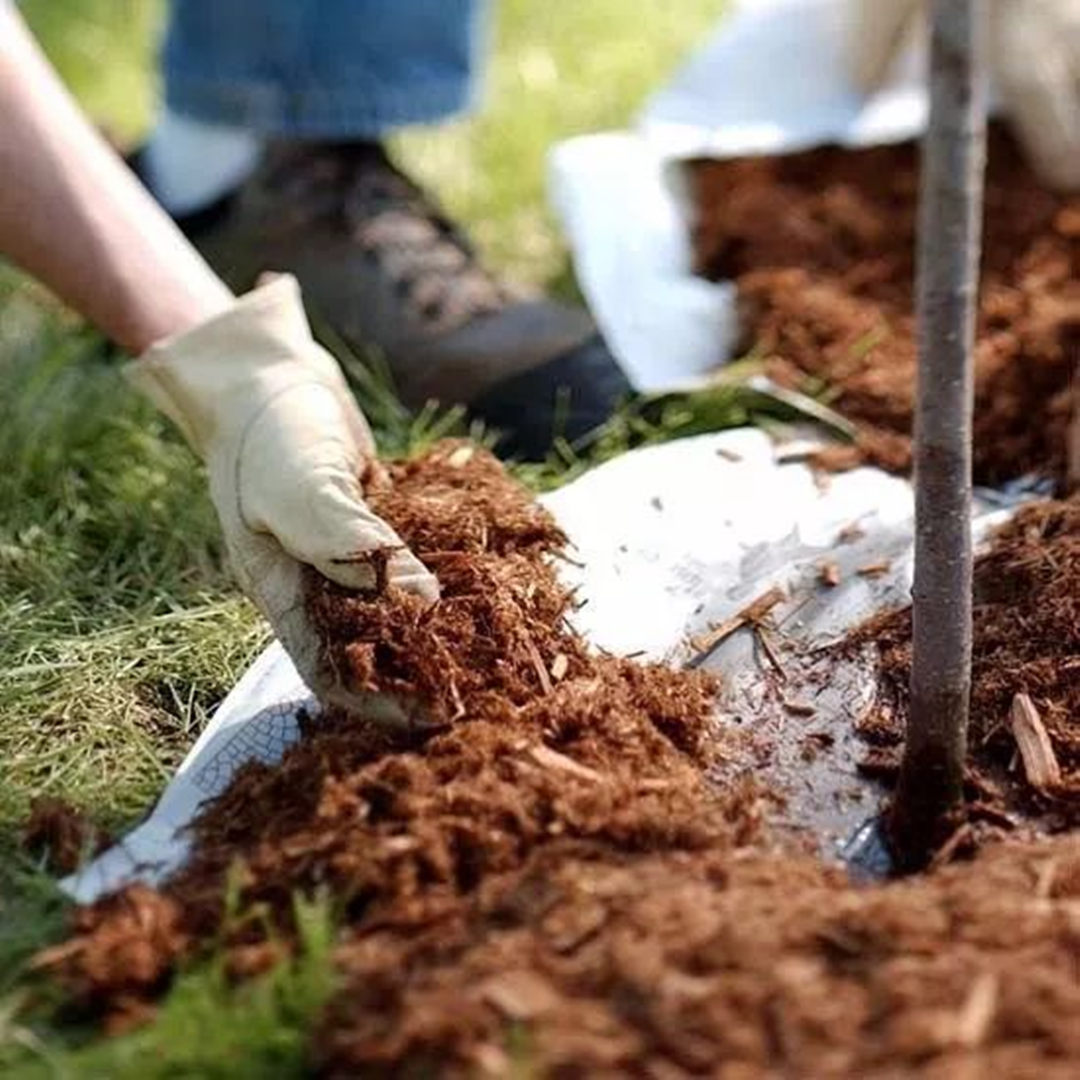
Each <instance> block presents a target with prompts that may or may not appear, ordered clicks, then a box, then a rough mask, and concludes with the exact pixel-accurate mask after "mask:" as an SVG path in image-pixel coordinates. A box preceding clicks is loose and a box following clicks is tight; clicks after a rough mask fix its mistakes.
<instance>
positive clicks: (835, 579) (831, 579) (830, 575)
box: [818, 562, 840, 589]
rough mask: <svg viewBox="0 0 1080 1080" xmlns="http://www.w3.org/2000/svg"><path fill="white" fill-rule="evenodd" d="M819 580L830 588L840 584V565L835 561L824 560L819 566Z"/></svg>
mask: <svg viewBox="0 0 1080 1080" xmlns="http://www.w3.org/2000/svg"><path fill="white" fill-rule="evenodd" d="M818 582H819V583H820V584H822V585H824V586H826V587H827V588H829V589H835V588H836V586H837V585H839V584H840V567H839V566H837V565H836V563H834V562H823V563H821V564H820V565H819V566H818Z"/></svg>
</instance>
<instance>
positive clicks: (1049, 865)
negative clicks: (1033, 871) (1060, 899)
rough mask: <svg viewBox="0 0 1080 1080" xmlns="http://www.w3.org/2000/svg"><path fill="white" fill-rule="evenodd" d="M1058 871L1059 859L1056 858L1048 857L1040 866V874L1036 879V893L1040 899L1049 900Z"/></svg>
mask: <svg viewBox="0 0 1080 1080" xmlns="http://www.w3.org/2000/svg"><path fill="white" fill-rule="evenodd" d="M1057 872H1058V860H1057V859H1056V858H1050V859H1047V860H1046V862H1044V863H1043V864H1042V866H1040V867H1039V876H1038V878H1037V879H1036V881H1035V895H1036V896H1037V897H1038V898H1039V899H1040V900H1049V899H1050V894H1051V893H1052V892H1053V891H1054V882H1055V880H1056V879H1057Z"/></svg>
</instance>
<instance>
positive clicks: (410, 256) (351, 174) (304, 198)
mask: <svg viewBox="0 0 1080 1080" xmlns="http://www.w3.org/2000/svg"><path fill="white" fill-rule="evenodd" d="M302 166H303V167H302V168H299V169H290V170H288V172H289V175H288V176H287V179H286V186H287V187H288V188H289V189H290V190H289V191H288V193H287V194H288V195H289V197H290V201H291V203H292V205H293V206H297V205H301V206H304V207H305V208H306V214H307V216H309V217H310V218H312V219H316V218H323V219H325V218H327V217H333V218H335V219H336V220H338V221H340V222H341V223H342V224H343V225H344V227H345V228H346V229H347V230H348V232H349V234H350V235H351V237H352V239H353V241H354V242H355V243H356V244H358V245H359V247H360V248H361V249H362V250H363V252H364V254H365V257H367V258H369V259H372V260H374V261H375V262H377V263H378V264H379V267H380V269H381V270H382V272H383V273H384V274H386V276H387V277H388V278H389V279H390V280H391V282H392V283H393V288H394V290H395V292H396V293H397V294H398V296H399V297H400V298H401V299H402V301H403V302H404V303H406V304H407V305H409V306H410V307H411V308H412V309H413V311H414V313H415V314H416V315H418V316H419V319H420V321H421V322H422V323H423V324H424V325H425V326H426V327H427V328H428V330H429V332H431V333H432V334H439V333H445V332H447V331H450V330H453V329H455V328H457V327H459V326H461V325H463V324H464V323H466V322H468V321H470V320H471V319H473V318H475V317H477V316H479V315H484V314H490V313H493V312H495V311H498V310H499V309H501V308H502V307H504V306H505V304H506V303H507V301H508V300H509V299H510V296H509V293H508V291H507V290H506V289H505V288H504V287H503V286H501V285H500V284H499V283H498V282H497V281H495V280H494V279H493V278H492V277H491V276H490V275H489V274H488V273H487V272H486V271H485V270H484V269H483V267H482V266H481V265H480V263H479V261H478V260H477V258H476V255H475V253H474V252H473V250H472V248H471V246H470V245H469V243H468V241H467V240H466V239H465V237H464V236H463V235H462V234H461V233H460V232H459V231H458V230H457V229H456V228H455V227H454V225H453V224H452V223H451V222H450V221H449V220H448V219H447V218H446V217H445V216H444V215H443V213H442V212H441V211H440V210H439V209H438V207H437V206H436V205H435V204H434V203H433V201H432V200H431V199H430V198H429V197H428V196H427V195H426V194H425V193H424V192H423V191H422V190H421V189H420V188H419V187H418V186H417V185H416V184H414V183H413V182H412V181H411V180H410V179H409V178H408V177H407V176H405V175H404V174H403V173H402V172H401V171H400V170H399V169H397V168H396V167H395V166H394V164H393V163H392V162H391V161H390V159H389V158H388V157H387V156H386V154H385V152H384V151H383V150H382V148H381V147H380V146H379V145H378V144H374V143H358V144H344V145H340V146H330V147H325V148H320V149H319V151H318V152H311V151H309V152H308V153H306V154H305V155H304V159H303V162H302Z"/></svg>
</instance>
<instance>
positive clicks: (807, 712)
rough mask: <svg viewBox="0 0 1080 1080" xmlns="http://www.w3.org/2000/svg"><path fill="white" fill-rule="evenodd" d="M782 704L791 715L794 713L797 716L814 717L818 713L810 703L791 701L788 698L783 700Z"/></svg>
mask: <svg viewBox="0 0 1080 1080" xmlns="http://www.w3.org/2000/svg"><path fill="white" fill-rule="evenodd" d="M781 704H782V705H783V706H784V708H785V709H786V710H787V711H788V712H789V713H794V714H795V715H796V716H813V715H814V713H816V712H817V709H816V708H814V706H813V705H811V704H810V702H809V701H790V700H789V699H787V698H781Z"/></svg>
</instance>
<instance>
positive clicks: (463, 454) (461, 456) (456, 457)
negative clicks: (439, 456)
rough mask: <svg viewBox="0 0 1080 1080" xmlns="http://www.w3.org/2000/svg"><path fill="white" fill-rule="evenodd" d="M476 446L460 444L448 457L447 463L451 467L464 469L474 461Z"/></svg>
mask: <svg viewBox="0 0 1080 1080" xmlns="http://www.w3.org/2000/svg"><path fill="white" fill-rule="evenodd" d="M474 453H476V448H475V447H473V446H459V447H458V448H457V449H456V450H455V451H454V452H453V453H452V454H451V455H450V456H449V457H448V458H447V459H446V464H447V465H449V466H450V468H451V469H463V468H464V467H465V466H466V465H468V464H469V462H470V461H472V457H473V454H474Z"/></svg>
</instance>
